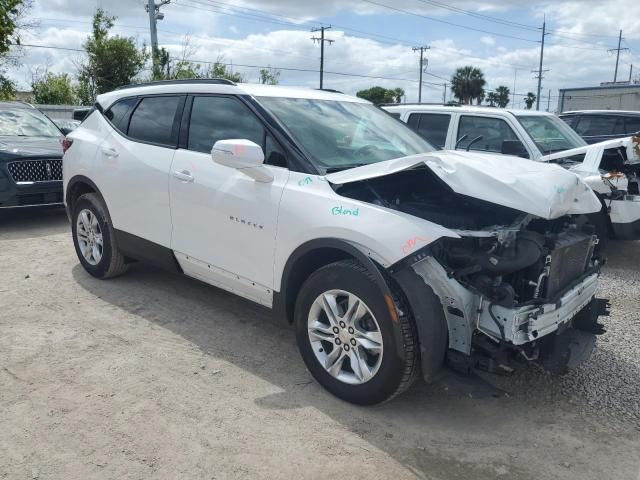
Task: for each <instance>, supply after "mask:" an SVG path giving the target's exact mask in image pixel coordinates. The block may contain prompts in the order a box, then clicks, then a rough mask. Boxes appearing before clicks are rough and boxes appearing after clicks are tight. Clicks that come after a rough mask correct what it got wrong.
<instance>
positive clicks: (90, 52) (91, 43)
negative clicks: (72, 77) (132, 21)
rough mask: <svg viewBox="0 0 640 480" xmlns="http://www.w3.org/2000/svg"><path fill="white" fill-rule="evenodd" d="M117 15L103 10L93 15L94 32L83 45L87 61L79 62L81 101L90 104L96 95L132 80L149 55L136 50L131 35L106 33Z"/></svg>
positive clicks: (143, 50)
mask: <svg viewBox="0 0 640 480" xmlns="http://www.w3.org/2000/svg"><path fill="white" fill-rule="evenodd" d="M115 20H116V17H112V16H109V15H108V14H107V13H106V12H105V11H104V10H103V9H101V8H99V9H98V10H96V13H95V15H94V16H93V31H92V33H91V35H90V36H89V38H87V41H86V42H85V43H84V45H83V48H84V49H85V52H86V53H87V61H86V63H84V64H82V65H80V69H79V70H80V73H79V74H78V83H79V84H80V85H79V87H78V96H79V97H80V98H81V99H82V101H83V103H84V102H87V101H88V103H91V102H93V100H94V99H95V96H96V95H98V94H100V93H104V92H109V91H111V90H114V89H116V88H118V87H121V86H122V85H127V84H129V83H132V82H133V81H134V78H135V77H136V75H138V73H140V71H141V70H142V68H143V67H144V64H145V62H146V60H147V58H148V54H147V53H146V51H145V49H144V48H143V49H142V50H139V49H138V48H137V46H136V43H135V41H134V39H133V38H129V37H120V36H118V35H116V36H112V37H110V36H109V30H111V28H112V27H113V25H114V22H115Z"/></svg>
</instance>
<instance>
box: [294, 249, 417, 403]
mask: <svg viewBox="0 0 640 480" xmlns="http://www.w3.org/2000/svg"><path fill="white" fill-rule="evenodd" d="M390 300H391V301H393V302H394V306H395V307H396V311H397V315H395V316H394V318H393V319H392V316H391V313H390V312H389V309H388V306H387V301H386V300H385V296H384V293H383V292H382V291H381V290H380V288H379V287H378V285H377V283H376V281H375V279H374V277H373V276H372V275H371V274H370V273H369V272H368V271H367V269H366V268H364V267H363V266H362V265H360V264H359V263H357V262H356V261H353V260H343V261H339V262H335V263H332V264H330V265H327V266H324V267H322V268H320V269H318V270H317V271H316V272H314V273H313V274H312V275H311V276H310V277H309V278H308V279H307V281H306V282H305V283H304V284H303V286H302V288H301V290H300V293H299V295H298V298H297V301H296V308H295V323H296V337H297V342H298V348H299V349H300V353H301V355H302V358H303V360H304V362H305V364H306V366H307V368H308V369H309V371H310V372H311V374H312V375H313V377H314V378H315V379H316V380H317V381H318V382H319V383H320V384H321V385H322V386H323V387H324V388H326V389H327V390H328V391H329V392H331V393H332V394H334V395H335V396H337V397H339V398H341V399H343V400H346V401H348V402H351V403H356V404H359V405H373V404H376V403H380V402H384V401H386V400H390V399H391V398H393V397H394V396H396V395H398V394H400V393H401V392H403V391H404V390H406V389H407V388H409V386H410V385H411V384H412V383H413V380H414V379H415V377H416V373H417V370H418V364H419V361H418V345H417V337H416V333H415V328H414V325H413V321H412V319H411V318H410V317H409V314H408V309H407V308H403V307H402V305H401V300H400V297H399V296H395V295H394V298H392V299H390ZM398 307H399V308H398Z"/></svg>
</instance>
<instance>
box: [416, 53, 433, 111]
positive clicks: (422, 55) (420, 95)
mask: <svg viewBox="0 0 640 480" xmlns="http://www.w3.org/2000/svg"><path fill="white" fill-rule="evenodd" d="M430 49H431V47H429V46H423V47H413V51H414V52H417V51H418V50H419V51H420V84H419V85H418V103H422V68H423V67H422V66H423V65H424V51H425V50H430Z"/></svg>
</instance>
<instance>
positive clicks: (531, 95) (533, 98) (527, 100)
mask: <svg viewBox="0 0 640 480" xmlns="http://www.w3.org/2000/svg"><path fill="white" fill-rule="evenodd" d="M535 101H536V96H535V94H534V93H533V92H529V93H527V96H526V97H525V98H524V103H526V105H527V110H531V107H533V102H535Z"/></svg>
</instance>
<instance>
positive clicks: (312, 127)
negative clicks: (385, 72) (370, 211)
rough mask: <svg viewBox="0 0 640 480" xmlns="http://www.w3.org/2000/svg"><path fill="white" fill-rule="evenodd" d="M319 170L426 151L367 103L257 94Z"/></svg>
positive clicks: (406, 130)
mask: <svg viewBox="0 0 640 480" xmlns="http://www.w3.org/2000/svg"><path fill="white" fill-rule="evenodd" d="M260 102H261V103H262V104H263V105H264V106H265V107H266V108H268V109H269V110H270V111H271V112H272V113H273V114H274V115H275V116H276V117H277V118H278V119H279V120H280V121H281V122H282V123H283V124H284V125H285V126H286V127H287V128H288V129H289V132H290V133H291V135H292V136H293V137H294V138H295V140H296V141H298V142H299V143H300V145H301V146H302V147H303V148H304V149H305V151H306V152H307V153H308V154H309V155H310V156H311V157H312V160H313V161H314V163H315V164H316V166H318V167H319V168H320V169H321V170H324V171H325V172H328V171H337V170H342V169H346V168H352V167H357V166H361V165H367V164H370V163H377V162H382V161H385V160H391V159H393V158H399V157H405V156H407V155H415V154H418V153H423V152H431V151H433V150H434V148H433V147H432V146H431V145H429V143H427V142H426V141H425V140H423V139H422V138H421V137H420V136H418V135H417V134H415V133H414V132H413V131H412V130H410V129H409V128H408V127H407V126H405V125H404V124H403V123H401V122H399V121H398V120H396V119H394V118H393V117H391V116H390V115H389V114H388V113H386V112H383V111H382V110H380V109H378V108H377V107H374V106H373V105H370V104H368V103H356V102H344V101H335V100H317V99H307V98H280V97H261V98H260Z"/></svg>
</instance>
